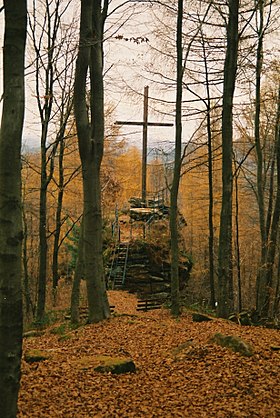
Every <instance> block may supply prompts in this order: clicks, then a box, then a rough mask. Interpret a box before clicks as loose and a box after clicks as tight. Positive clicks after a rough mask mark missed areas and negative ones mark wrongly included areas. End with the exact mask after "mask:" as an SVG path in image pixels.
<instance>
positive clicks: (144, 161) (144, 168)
mask: <svg viewBox="0 0 280 418" xmlns="http://www.w3.org/2000/svg"><path fill="white" fill-rule="evenodd" d="M148 100H149V87H148V86H145V87H144V110H143V122H130V121H129V122H125V121H116V122H115V124H116V125H134V126H135V125H137V126H139V125H140V126H143V148H142V200H143V202H144V203H145V205H146V200H147V149H148V126H173V123H163V122H148Z"/></svg>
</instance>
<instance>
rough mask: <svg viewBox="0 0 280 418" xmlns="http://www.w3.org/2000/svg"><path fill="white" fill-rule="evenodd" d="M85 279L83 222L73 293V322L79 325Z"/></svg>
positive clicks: (82, 223)
mask: <svg viewBox="0 0 280 418" xmlns="http://www.w3.org/2000/svg"><path fill="white" fill-rule="evenodd" d="M83 277H84V222H83V220H82V222H81V227H80V236H79V243H78V257H77V261H76V266H75V274H74V281H73V286H72V292H71V322H72V324H78V323H79V319H80V314H79V304H80V284H81V280H82V278H83Z"/></svg>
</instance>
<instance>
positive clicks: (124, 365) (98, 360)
mask: <svg viewBox="0 0 280 418" xmlns="http://www.w3.org/2000/svg"><path fill="white" fill-rule="evenodd" d="M76 365H77V367H78V368H81V369H83V370H87V369H90V368H93V369H94V370H95V371H96V372H100V373H112V374H122V373H134V372H135V371H136V367H135V364H134V362H133V360H132V359H130V358H122V357H110V356H101V355H98V356H86V357H82V358H80V359H79V360H77V362H76Z"/></svg>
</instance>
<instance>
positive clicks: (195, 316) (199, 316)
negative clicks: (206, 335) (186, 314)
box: [192, 312, 213, 322]
mask: <svg viewBox="0 0 280 418" xmlns="http://www.w3.org/2000/svg"><path fill="white" fill-rule="evenodd" d="M192 320H193V322H206V321H212V320H213V318H211V317H210V316H208V315H205V314H201V313H198V312H196V313H193V314H192Z"/></svg>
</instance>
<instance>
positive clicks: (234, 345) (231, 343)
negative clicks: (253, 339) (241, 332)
mask: <svg viewBox="0 0 280 418" xmlns="http://www.w3.org/2000/svg"><path fill="white" fill-rule="evenodd" d="M210 342H214V343H216V344H218V345H220V346H221V347H227V348H229V349H230V350H232V351H234V352H238V353H240V354H241V355H242V356H247V357H250V356H252V355H253V354H254V351H253V348H252V346H251V345H250V344H249V343H247V342H245V341H244V340H242V339H241V338H239V337H236V336H234V335H223V334H220V333H217V334H215V335H214V336H213V337H212V338H211V340H210Z"/></svg>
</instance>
